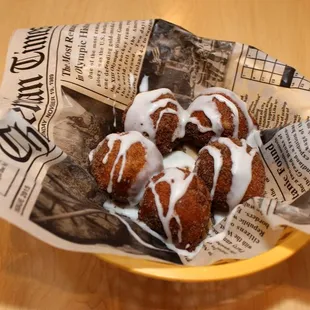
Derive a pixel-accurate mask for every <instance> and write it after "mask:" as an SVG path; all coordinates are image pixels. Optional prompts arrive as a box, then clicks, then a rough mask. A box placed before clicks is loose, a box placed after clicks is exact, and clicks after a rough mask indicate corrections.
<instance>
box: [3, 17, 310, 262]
mask: <svg viewBox="0 0 310 310" xmlns="http://www.w3.org/2000/svg"><path fill="white" fill-rule="evenodd" d="M211 86H221V87H225V88H228V89H231V90H233V91H235V92H236V93H237V94H239V95H240V96H241V98H242V99H243V100H244V101H246V102H247V104H248V106H249V110H250V111H251V113H252V114H253V116H254V117H255V118H256V119H257V121H258V123H259V125H260V128H261V131H260V132H255V133H253V136H252V137H251V143H252V144H254V145H256V146H257V147H258V148H259V151H260V154H261V156H262V158H263V160H264V163H265V166H266V173H267V177H266V194H265V198H259V197H257V198H254V199H251V200H249V201H247V202H246V203H244V204H243V205H239V206H237V207H236V208H235V209H234V210H233V211H232V212H231V213H230V214H229V215H228V216H227V218H225V219H223V220H221V221H220V222H218V223H216V224H215V225H214V226H213V228H212V229H211V230H210V232H209V235H208V237H207V239H206V240H205V241H204V242H203V244H201V246H200V248H199V249H200V251H199V252H198V250H197V252H198V253H195V254H197V255H195V256H193V255H192V254H191V255H190V254H186V255H183V254H184V252H182V251H179V252H178V253H176V252H174V251H171V249H169V248H167V247H166V245H165V244H164V242H162V241H161V240H160V239H158V238H157V237H156V236H154V235H153V234H149V233H148V232H147V231H145V230H144V229H143V227H142V226H141V224H140V223H136V222H135V221H134V220H131V219H130V218H128V217H126V216H121V215H118V214H115V212H113V213H114V214H110V213H109V212H107V211H106V210H105V209H104V208H103V207H102V204H103V202H104V201H106V199H107V197H106V195H105V193H103V192H101V191H100V190H99V189H98V187H97V185H96V183H95V182H94V180H93V178H92V176H91V175H90V174H89V172H88V153H89V151H90V150H91V149H93V148H94V147H95V146H96V145H97V143H98V142H99V141H101V140H102V138H104V137H105V136H106V135H107V134H109V133H110V132H114V131H121V130H122V126H121V116H122V110H123V109H124V108H125V107H126V106H127V105H128V104H129V103H130V101H131V100H132V99H133V97H134V96H135V94H136V93H137V92H138V90H139V87H140V89H141V90H145V89H155V88H159V87H168V88H170V89H171V90H172V91H173V92H174V93H175V94H176V97H177V99H178V100H179V102H180V103H181V104H182V106H183V107H185V108H186V107H187V106H188V104H189V103H190V101H191V100H192V99H193V98H194V97H195V96H196V95H197V94H199V93H200V92H202V91H203V90H205V89H206V88H207V87H211ZM309 90H310V82H309V81H308V80H306V79H305V78H304V77H303V76H301V75H300V74H298V73H297V72H296V70H295V69H294V68H292V67H290V66H287V65H285V64H283V63H281V62H279V61H278V60H276V59H273V58H272V57H270V56H269V55H267V54H265V53H264V52H262V51H260V50H258V49H256V48H254V47H251V46H247V45H244V44H240V43H234V42H227V41H217V40H209V39H204V38H199V37H196V36H194V35H193V34H191V33H189V32H187V31H186V30H184V29H182V28H180V27H178V26H176V25H173V24H171V23H168V22H166V21H163V20H147V21H124V22H111V23H97V24H81V25H69V26H57V27H40V28H31V29H22V30H17V31H16V32H15V33H14V35H13V37H12V38H11V42H10V46H9V51H8V55H7V61H6V69H5V72H4V79H3V83H2V87H1V95H2V97H3V99H1V104H2V106H1V113H0V194H1V202H2V203H1V205H2V208H1V209H0V216H1V217H2V218H4V219H6V220H7V221H9V222H11V223H13V224H15V225H17V226H18V227H20V228H22V229H24V230H25V231H27V232H28V233H30V234H32V235H34V236H36V237H37V238H39V239H41V240H43V241H45V242H47V243H49V244H52V245H54V246H56V247H60V248H64V249H67V250H73V251H83V252H96V253H109V254H118V255H127V256H133V257H140V258H147V259H151V260H159V261H166V262H171V263H178V264H180V263H183V264H188V265H208V264H212V263H215V262H217V261H220V260H226V259H246V258H250V257H253V256H255V255H258V254H260V253H262V252H264V251H267V250H269V249H270V248H272V247H273V246H275V244H276V243H277V242H278V240H279V238H280V237H281V235H282V234H283V228H281V225H286V226H290V227H294V228H296V229H298V230H301V231H304V232H306V233H310V216H309V215H310V205H309V193H310V192H309V189H310V168H309V167H310V151H309V136H310V121H309V116H310V109H309V107H308V100H309V99H310V93H309ZM4 98H5V99H4ZM56 145H57V146H56ZM293 205H294V206H293Z"/></svg>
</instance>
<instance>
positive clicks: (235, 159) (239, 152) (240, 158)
mask: <svg viewBox="0 0 310 310" xmlns="http://www.w3.org/2000/svg"><path fill="white" fill-rule="evenodd" d="M218 142H219V143H221V144H224V145H226V146H227V147H228V148H229V150H230V153H231V161H232V168H231V174H232V184H231V187H230V191H229V193H228V194H227V204H228V205H229V207H230V209H233V208H234V207H235V206H237V205H238V203H239V202H240V201H241V200H242V198H243V196H244V194H245V192H246V190H247V188H248V186H249V184H250V182H251V180H252V161H253V158H254V156H255V154H256V152H257V150H256V149H251V151H250V153H247V150H246V149H247V146H248V145H247V143H246V141H245V140H244V139H242V140H241V143H242V146H238V145H236V144H235V143H234V142H233V141H232V140H231V139H229V138H219V139H218Z"/></svg>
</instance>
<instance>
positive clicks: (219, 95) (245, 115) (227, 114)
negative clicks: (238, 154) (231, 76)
mask: <svg viewBox="0 0 310 310" xmlns="http://www.w3.org/2000/svg"><path fill="white" fill-rule="evenodd" d="M187 111H188V113H189V119H188V122H187V124H186V136H187V139H188V140H190V141H192V142H193V143H194V144H196V145H197V146H199V147H202V146H204V145H206V144H207V143H208V142H209V141H210V139H211V138H212V137H221V136H222V137H232V138H239V139H244V138H246V137H247V136H248V134H249V133H250V132H251V131H252V130H253V129H256V123H254V120H253V118H252V117H251V116H250V114H249V112H248V111H247V107H246V103H245V102H244V101H242V100H241V99H240V98H239V97H238V96H237V95H236V94H235V93H233V92H232V91H230V90H227V89H224V88H220V87H212V88H209V89H207V90H206V91H205V92H204V93H203V94H202V95H200V96H198V97H197V98H196V99H195V100H194V101H193V102H192V103H191V105H190V106H189V108H188V110H187Z"/></svg>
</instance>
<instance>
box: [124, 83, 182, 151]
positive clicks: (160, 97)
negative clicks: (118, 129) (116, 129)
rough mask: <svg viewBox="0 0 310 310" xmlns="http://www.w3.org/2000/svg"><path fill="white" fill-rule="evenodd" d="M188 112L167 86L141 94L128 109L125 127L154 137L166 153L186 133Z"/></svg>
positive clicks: (157, 144) (151, 138)
mask: <svg viewBox="0 0 310 310" xmlns="http://www.w3.org/2000/svg"><path fill="white" fill-rule="evenodd" d="M187 115H188V114H187V112H186V111H185V110H183V108H182V107H181V106H180V105H179V103H178V102H177V101H176V99H175V97H174V95H173V93H172V92H171V91H170V90H169V89H167V88H161V89H156V90H152V91H148V92H143V93H140V94H138V95H137V96H136V97H135V99H134V101H133V102H132V104H131V105H130V106H129V107H128V109H127V110H126V111H125V113H124V118H123V122H124V128H125V130H126V131H128V130H136V131H139V132H141V133H142V134H143V135H144V136H146V137H147V138H149V139H150V140H151V141H153V142H154V143H155V144H156V146H157V147H158V149H159V151H160V152H161V153H162V154H163V155H165V154H168V153H170V152H171V151H172V149H173V148H175V147H176V146H177V145H178V143H179V142H180V139H182V138H183V137H184V135H185V124H186V121H187Z"/></svg>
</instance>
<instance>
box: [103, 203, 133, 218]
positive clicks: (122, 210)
mask: <svg viewBox="0 0 310 310" xmlns="http://www.w3.org/2000/svg"><path fill="white" fill-rule="evenodd" d="M103 207H104V208H105V209H106V210H108V211H109V212H110V213H112V214H115V213H117V214H119V215H123V216H126V217H128V218H130V219H132V220H138V212H139V210H138V209H137V208H136V207H132V206H122V207H120V206H118V205H117V204H116V203H115V202H114V201H112V200H107V201H105V202H104V204H103Z"/></svg>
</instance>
